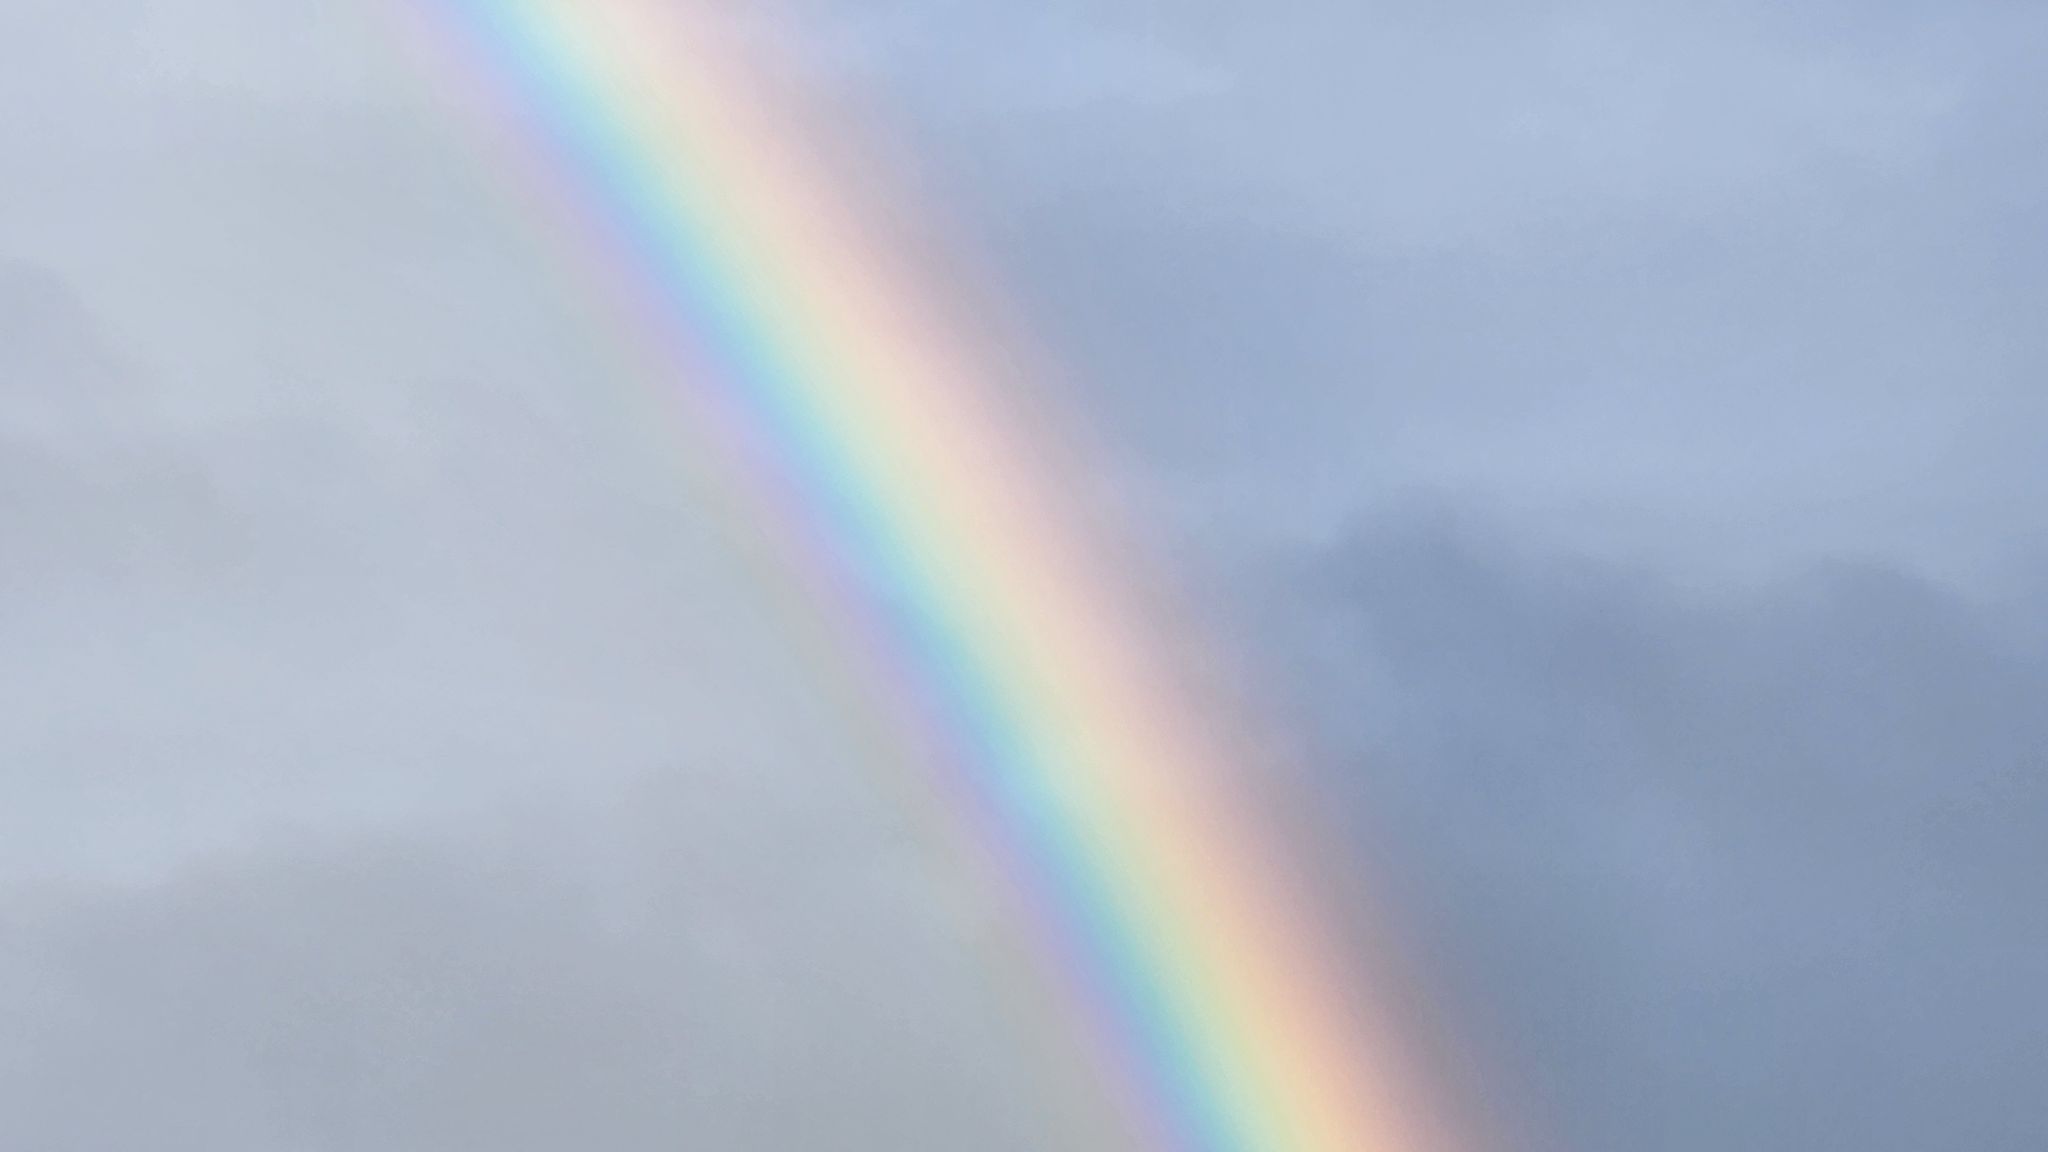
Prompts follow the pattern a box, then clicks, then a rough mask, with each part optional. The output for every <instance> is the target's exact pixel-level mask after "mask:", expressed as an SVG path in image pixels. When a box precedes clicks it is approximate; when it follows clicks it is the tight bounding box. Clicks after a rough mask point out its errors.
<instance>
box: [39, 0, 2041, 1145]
mask: <svg viewBox="0 0 2048 1152" xmlns="http://www.w3.org/2000/svg"><path fill="white" fill-rule="evenodd" d="M734 19H736V20H743V21H746V22H747V27H748V29H749V31H750V32H751V33H752V34H755V35H757V36H758V37H759V38H760V40H761V41H762V42H763V43H764V44H766V45H768V46H769V47H770V48H771V49H772V50H773V52H774V54H775V56H776V58H777V59H778V60H780V61H782V65H781V66H782V67H783V68H784V69H786V71H787V76H786V77H784V78H785V79H787V80H788V81H789V82H791V83H795V84H798V85H802V86H804V87H806V88H808V89H810V90H811V91H812V92H813V93H814V94H815V95H816V96H817V97H818V98H819V99H821V100H829V101H832V102H835V103H840V104H843V105H845V106H847V107H850V108H855V109H858V110H859V114H860V115H861V116H862V117H863V118H864V119H865V120H866V121H867V123H868V126H869V127H870V128H871V129H872V132H873V136H874V138H875V140H876V141H878V145H877V147H878V149H879V151H880V154H881V155H884V156H886V157H887V158H888V162H889V163H891V164H892V165H895V166H896V171H895V172H894V173H893V175H894V176H896V177H897V178H898V179H899V180H900V181H901V183H902V185H903V186H904V187H906V188H908V189H912V190H913V192H912V193H910V194H909V195H911V196H912V197H913V198H912V199H910V200H909V201H908V203H909V204H911V205H914V206H915V207H916V208H917V209H918V210H919V211H921V212H924V213H926V214H927V215H928V217H929V218H928V219H927V220H926V224H927V226H928V227H929V228H931V229H932V231H933V233H934V234H936V235H941V236H944V237H945V238H946V239H947V242H948V245H949V254H950V255H951V256H952V257H953V259H954V260H955V262H956V266H957V267H958V268H960V269H963V270H965V271H963V275H971V276H973V277H975V278H976V279H977V282H979V283H984V284H986V285H987V286H988V287H989V289H990V291H991V293H992V294H996V295H1000V296H1001V297H1003V298H1004V299H1005V300H1006V301H1007V302H1008V304H1009V305H1010V306H1011V308H1012V311H1013V314H1014V315H1015V316H1016V317H1017V318H1018V321H1019V323H1020V325H1021V326H1022V327H1023V328H1024V329H1026V330H1028V331H1029V332H1030V333H1031V335H1032V337H1033V339H1034V342H1035V343H1036V345H1037V346H1038V347H1039V348H1041V349H1042V350H1043V352H1044V354H1045V357H1044V358H1045V362H1046V363H1047V364H1048V365H1054V366H1057V374H1058V378H1057V379H1049V380H1047V381H1045V382H1044V383H1045V387H1046V390H1047V393H1048V394H1049V395H1052V396H1055V397H1057V398H1058V400H1059V402H1060V403H1062V404H1063V405H1065V406H1066V407H1067V408H1069V409H1070V411H1071V414H1072V415H1073V416H1074V417H1075V420H1074V422H1075V424H1076V425H1077V426H1078V427H1080V428H1081V429H1083V430H1084V431H1085V433H1086V435H1087V437H1088V440H1089V448H1090V451H1091V458H1092V459H1095V460H1096V461H1097V462H1098V464H1099V467H1100V470H1101V477H1100V479H1101V481H1102V483H1101V484H1100V486H1099V491H1100V492H1101V493H1102V498H1103V500H1104V502H1105V505H1106V509H1105V514H1114V515H1116V516H1120V517H1123V518H1125V520H1126V521H1127V522H1128V524H1129V525H1130V530H1131V532H1132V533H1133V534H1134V535H1136V536H1139V537H1141V538H1143V539H1144V540H1146V541H1147V542H1148V544H1149V545H1150V546H1153V547H1156V548H1157V549H1158V550H1159V551H1160V552H1161V553H1163V554H1164V555H1165V556H1166V557H1167V558H1168V559H1169V560H1170V561H1171V563H1170V565H1169V567H1170V568H1171V570H1172V571H1173V572H1174V573H1175V574H1176V576H1177V577H1178V579H1179V581H1180V582H1181V585H1182V590H1183V592H1184V593H1185V594H1186V595H1187V596H1188V597H1190V599H1191V600H1192V602H1193V603H1195V604H1196V605H1198V606H1199V612H1198V615H1199V616H1201V617H1202V618H1203V619H1204V621H1205V622H1206V623H1207V625H1208V626H1209V627H1210V628H1211V629H1212V630H1213V631H1214V632H1215V633H1216V634H1218V635H1220V636H1222V637H1224V638H1225V639H1226V641H1227V642H1228V644H1229V646H1230V647H1231V650H1232V651H1234V652H1235V653H1236V654H1237V656H1238V661H1237V662H1238V665H1239V668H1238V672H1237V679H1238V680H1239V681H1241V682H1242V683H1244V684H1245V685H1246V686H1247V691H1248V693H1249V694H1250V695H1251V696H1252V697H1253V698H1254V699H1253V701H1252V703H1253V704H1254V705H1255V706H1256V707H1257V708H1259V709H1260V710H1262V711H1263V712H1264V714H1265V715H1266V716H1267V717H1268V718H1269V719H1270V720H1271V721H1272V722H1273V724H1274V726H1275V727H1276V728H1278V729H1279V730H1282V731H1285V732H1286V733H1288V735H1289V740H1290V742H1291V744H1292V745H1293V746H1294V747H1295V748H1297V749H1298V751H1299V756H1298V760H1299V776H1300V779H1299V780H1298V781H1290V783H1289V787H1290V788H1292V789H1294V790H1296V791H1297V792H1302V793H1305V794H1307V795H1310V796H1313V797H1315V798H1316V799H1317V800H1318V801H1319V807H1321V808H1322V809H1323V810H1324V811H1325V812H1326V813H1327V814H1328V819H1329V822H1330V824H1331V826H1332V828H1333V830H1334V832H1335V834H1336V835H1337V836H1338V837H1339V838H1340V839H1341V841H1342V842H1343V844H1344V846H1345V849H1346V855H1345V857H1344V858H1345V859H1346V860H1347V861H1349V867H1350V868H1351V869H1352V870H1353V871H1354V872H1355V876H1349V877H1346V878H1345V879H1346V880H1347V881H1355V882H1356V883H1357V885H1358V886H1359V889H1360V890H1361V891H1365V890H1370V891H1371V892H1372V893H1373V903H1374V908H1375V910H1376V914H1383V915H1384V916H1385V917H1386V921H1387V923H1386V930H1387V933H1388V935H1389V936H1391V937H1393V938H1395V939H1397V940H1398V941H1399V943H1400V945H1401V950H1402V952H1403V954H1404V956H1405V959H1406V961H1407V963H1408V965H1409V966H1410V967H1411V968H1412V969H1413V970H1415V971H1418V972H1421V973H1425V974H1426V979H1425V980H1423V981H1422V984H1423V986H1424V987H1426V988H1427V990H1428V1004H1427V1005H1426V1006H1425V1008H1424V1009H1423V1014H1424V1015H1426V1016H1427V1017H1428V1018H1429V1021H1430V1031H1431V1032H1432V1034H1433V1035H1435V1036H1437V1037H1440V1043H1441V1045H1442V1047H1443V1048H1444V1050H1445V1052H1444V1054H1443V1055H1442V1057H1441V1058H1440V1060H1438V1061H1437V1063H1438V1064H1440V1065H1441V1068H1440V1074H1441V1075H1442V1076H1443V1078H1444V1080H1445V1081H1446V1092H1447V1094H1449V1095H1451V1096H1454V1097H1455V1098H1457V1099H1458V1100H1460V1101H1461V1102H1462V1104H1461V1107H1462V1108H1463V1109H1464V1110H1466V1111H1467V1112H1468V1113H1469V1114H1470V1118H1471V1120H1472V1123H1471V1125H1470V1126H1471V1128H1472V1129H1473V1130H1474V1132H1475V1136H1474V1141H1475V1144H1476V1145H1478V1146H1480V1147H1489V1148H1491V1147H1497V1148H1501V1149H1509V1148H1513V1149H1532V1150H1539V1152H1548V1150H1552V1149H1555V1150H1557V1152H1608V1150H1614V1152H1624V1150H1634V1149H1641V1148H1646V1147H1653V1148H1668V1149H1674V1150H1677V1152H1690V1150H1692V1149H1700V1150H1702V1152H1705V1150H1708V1149H1716V1150H1718V1149H1723V1148H1729V1147H1739V1148H1757V1149H1802V1150H1803V1149H1816V1148H1819V1149H1827V1148H1859V1149H1873V1150H1883V1149H1901V1150H1905V1149H1921V1148H1926V1147H1958V1148H1972V1149H1985V1150H1997V1149H2015V1150H2017V1149H2033V1148H2037V1147H2040V1146H2042V1145H2043V1143H2044V1142H2048V1104H2044V1103H2043V1102H2042V1100H2041V1099H2040V1093H2039V1092H2038V1091H2036V1090H2035V1088H2036V1086H2037V1085H2039V1084H2040V1083H2041V1082H2042V1081H2043V1079H2044V1078H2048V1040H2044V1038H2048V993H2044V992H2043V991H2042V989H2043V986H2044V981H2043V979H2042V977H2043V976H2044V975H2048V763H2044V756H2048V751H2044V750H2048V720H2044V719H2043V718H2042V715H2041V711H2042V710H2041V708H2040V707H2039V702H2040V701H2041V700H2043V699H2048V548H2044V546H2043V540H2044V539H2048V536H2044V531H2048V452H2044V451H2042V445H2043V444H2048V387H2044V386H2043V383H2042V382H2043V380H2044V378H2048V335H2044V334H2043V329H2042V327H2041V325H2039V323H2038V322H2037V317H2038V316H2040V315H2041V314H2042V313H2043V310H2044V305H2048V239H2044V238H2048V146H2044V145H2048V140H2044V138H2043V134H2044V131H2048V80H2044V79H2043V78H2042V77H2041V76H2040V75H2039V71H2040V70H2039V68H2038V67H2037V66H2036V65H2037V62H2038V61H2039V59H2040V58H2041V56H2042V53H2043V51H2044V50H2048V12H2044V11H2042V10H2041V9H2040V8H2039V6H2038V5H2033V4H2028V3H2018V2H2009V0H1947V2H1944V3H1934V2H1932V0H1926V2H1921V0H1881V2H1878V3H1861V4H1848V3H1842V2H1839V0H1793V2H1791V3H1774V4H1763V3H1751V2H1748V0H1738V2H1736V3H1719V4H1700V3H1683V2H1680V3H1668V4H1661V5H1652V6H1644V5H1622V4H1612V3H1599V2H1595V0H1554V2H1550V3H1539V4H1513V5H1510V4H1501V3H1496V2H1493V0H1470V2H1453V3H1436V4H1418V3H1406V2H1401V3H1385V4H1373V3H1357V2H1341V3H1340V2H1337V0H1264V2H1262V3H1259V4H1236V5H1231V4H1223V3H1220V2H1218V0H1179V2H1177V3H1173V4H1166V3H1159V2H1154V0H1116V2H1103V0H1096V2H1093V3H1087V4H1082V3H1074V2H1067V0H1033V2H1031V3H1024V2H1021V0H974V2H967V0H954V2H947V0H790V2H789V3H787V4H785V5H782V6H780V7H776V8H773V9H772V10H771V9H769V8H767V7H760V8H747V9H745V10H744V11H740V12H738V13H737V14H736V15H735V16H734ZM549 241H550V238H549V237H548V236H547V235H546V232H545V230H544V229H537V228H536V227H535V226H534V225H533V223H532V222H531V219H530V217H529V207H528V205H526V204H525V203H524V202H523V201H522V199H521V198H520V196H519V195H518V194H517V192H516V189H513V188H510V187H508V183H507V179H506V177H505V175H504V173H503V171H502V169H501V168H500V167H499V166H497V164H496V163H495V161H494V159H493V158H492V157H491V155H490V154H489V153H488V151H487V150H484V149H480V148H479V147H478V145H477V141H476V139H475V134H474V133H473V132H472V131H471V130H470V129H469V128H468V127H467V126H466V125H465V123H464V121H463V120H462V118H461V113H460V112H459V110H457V109H455V108H452V107H450V106H449V103H448V102H447V101H446V99H445V97H444V96H443V95H442V94H438V93H437V91H436V89H435V88H434V86H433V85H432V84H431V83H429V82H427V81H426V80H425V79H423V77H422V75H421V72H420V69H419V66H418V61H417V60H416V59H415V58H413V57H410V56H408V55H407V53H406V52H405V51H403V49H402V48H401V46H400V42H399V38H398V37H397V35H396V34H395V33H394V31H393V30H392V28H391V26H390V22H389V14H388V13H387V12H384V11H383V10H382V9H381V8H380V7H379V6H378V5H376V4H372V3H369V2H367V0H365V2H363V3H358V4H334V3H315V2H313V0H262V2H258V0H156V2H152V3H147V4H144V3H141V2H139V0H84V2H81V0H65V2H62V3H59V2H57V0H15V2H14V3H10V4H8V5H5V6H4V7H0V1136H4V1137H6V1140H5V1142H6V1143H8V1144H9V1145H16V1144H18V1145H20V1146H23V1147H34V1148H47V1149H53V1150H63V1149H81V1150H82V1149H97V1148H104V1147H109V1146H129V1145H135V1144H138V1143H147V1144H148V1145H149V1146H151V1147H159V1148H166V1149H185V1148H190V1149H195V1150H196V1149H207V1150H209V1152H219V1150H225V1152H243V1150H248V1152H258V1150H262V1152H270V1150H275V1149H322V1150H327V1149H335V1150H354V1149H371V1148H376V1149H396V1150H412V1149H419V1150H426V1149H444V1148H457V1147H477V1146H484V1145H486V1144H490V1145H495V1146H497V1147H502V1148H505V1149H507V1150H508V1152H525V1150H529V1149H530V1150H535V1152H539V1150H542V1149H556V1148H567V1147H605V1148H615V1149H622V1150H623V1149H636V1148H656V1147H662V1148H668V1147H674V1146H676V1144H677V1142H678V1141H679V1140H681V1141H683V1142H684V1143H685V1144H687V1145H689V1146H705V1147H731V1148H791V1147H818V1148H846V1149H850V1150H854V1152H860V1150H865V1149H885V1148H886V1149H892V1150H895V1149H913V1150H916V1149H932V1150H949V1149H957V1148H963V1147H973V1148H986V1149H992V1150H997V1149H1042V1148H1055V1147H1057V1148H1082V1147H1103V1148H1109V1147H1115V1146H1116V1144H1115V1143H1114V1141H1113V1139H1112V1137H1111V1136H1109V1135H1108V1134H1107V1133H1108V1131H1109V1129H1108V1127H1106V1126H1105V1125H1104V1124H1103V1122H1102V1121H1101V1118H1100V1117H1098V1116H1095V1115H1093V1114H1092V1113H1091V1112H1090V1111H1089V1110H1088V1109H1086V1108H1084V1107H1079V1106H1076V1105H1075V1104H1074V1103H1073V1100H1074V1098H1075V1093H1073V1092H1071V1091H1069V1090H1067V1089H1068V1088H1069V1085H1068V1084H1067V1083H1066V1077H1068V1076H1070V1075H1071V1074H1072V1070H1071V1068H1069V1067H1067V1066H1066V1065H1065V1063H1063V1061H1062V1060H1061V1059H1060V1053H1059V1051H1058V1049H1057V1048H1056V1047H1055V1046H1052V1045H1050V1044H1049V1043H1048V1042H1047V1041H1046V1039H1045V1038H1044V1036H1043V1035H1042V1030H1041V1029H1040V1028H1038V1027H1037V1024H1036V1018H1037V1016H1038V1012H1037V1011H1036V1009H1035V1007H1034V1006H1033V1005H1031V1004H1030V1003H1028V1002H1027V998H1026V997H1025V996H1024V994H1023V993H1021V992H1020V991H1019V990H1018V987H1017V986H1016V982H1015V981H1013V980H1011V979H1009V978H1008V977H1006V976H1004V975H1002V971H1003V964H1002V963H1001V962H991V959H990V957H991V956H992V955H995V956H1003V955H1008V950H1009V949H1010V947H1011V940H1010V937H1009V936H1008V935H1007V934H1006V933H1007V931H1008V929H1007V928H1006V926H1005V925H1004V924H1003V923H1002V921H1001V915H1000V911H999V909H998V907H997V906H996V904H995V902H994V901H993V900H992V899H991V898H990V896H989V895H988V893H987V892H985V891H983V890H982V889H980V888H979V887H977V886H976V885H975V884H974V883H972V882H971V880H970V878H969V877H967V876H966V875H964V874H963V872H962V870H961V869H960V868H959V867H958V866H957V853H956V851H955V846H954V845H953V844H951V842H950V841H949V835H950V833H949V832H948V830H947V828H946V825H945V819H944V815H945V814H944V813H943V812H934V811H932V810H930V809H931V806H930V805H929V804H924V805H920V804H919V803H918V802H916V801H915V800H914V799H906V789H907V786H906V782H905V780H904V779H903V777H902V776H901V775H900V774H892V770H891V769H890V767H889V765H888V763H887V761H888V760H889V757H888V756H887V754H886V752H885V750H882V749H878V748H877V747H875V745H874V740H873V737H872V734H869V733H866V732H865V731H864V729H863V727H862V725H861V724H860V723H859V722H858V721H857V720H856V719H854V718H850V717H849V716H847V715H846V714H845V710H844V709H843V707H841V705H840V696H839V695H837V694H835V691H834V690H833V688H832V686H831V685H828V684H822V683H820V679H821V678H820V676H819V674H818V672H817V668H816V661H815V660H814V659H813V658H812V656H813V649H812V648H810V647H807V645H814V644H815V637H813V636H810V635H808V634H806V633H805V631H804V629H803V627H802V626H801V625H800V624H799V623H798V622H797V621H796V619H795V616H794V614H793V613H792V612H791V610H790V608H789V605H788V604H787V603H786V601H785V600H783V599H780V598H778V597H777V596H776V595H775V594H773V593H772V592H769V591H764V583H766V584H772V581H768V582H764V581H763V579H762V578H761V573H760V572H759V571H758V570H757V569H756V568H754V567H750V564H751V563H753V562H751V561H749V559H748V558H747V556H746V555H745V548H744V547H743V546H742V544H741V543H740V538H741V537H742V536H743V535H744V533H743V532H742V531H741V530H740V529H739V528H738V527H736V526H735V525H734V524H732V523H731V522H730V519H729V514H728V513H723V512H720V511H719V510H718V503H717V501H716V500H714V499H712V498H710V497H709V496H708V495H707V493H706V492H705V491H704V482H703V479H702V477H701V476H700V475H699V474H698V473H697V472H696V471H694V470H693V467H692V461H691V460H689V459H688V458H687V457H688V451H687V449H686V447H685V446H684V441H683V440H682V439H681V438H679V437H678V436H676V435H675V434H674V433H673V432H672V431H669V430H668V428H667V425H666V424H665V421H668V420H670V419H672V417H671V416H670V415H669V413H668V410H667V409H665V408H664V407H663V405H662V404H661V403H660V401H659V398H658V397H655V396H653V395H650V394H649V393H647V392H646V391H645V389H644V388H642V387H641V386H640V385H639V384H638V383H637V382H636V381H635V380H634V379H633V378H632V372H631V370H630V368H629V367H628V366H627V365H625V364H623V363H622V362H621V360H620V358H619V357H618V355H617V353H616V349H615V346H614V344H613V342H611V341H609V340H608V338H607V337H606V335H605V333H604V330H603V326H602V323H601V317H594V316H593V314H592V309H591V307H590V304H589V301H588V300H587V298H586V295H585V294H584V293H583V292H581V291H580V290H579V287H578V286H577V284H576V283H574V281H573V278H572V277H570V276H568V275H566V274H565V272H564V265H563V262H562V261H561V260H560V258H559V253H558V252H556V251H554V250H553V249H552V248H551V245H550V242H549ZM908 791H911V792H914V788H909V789H908ZM1360 899H1361V900H1363V899H1365V897H1363V896H1361V897H1360Z"/></svg>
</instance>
